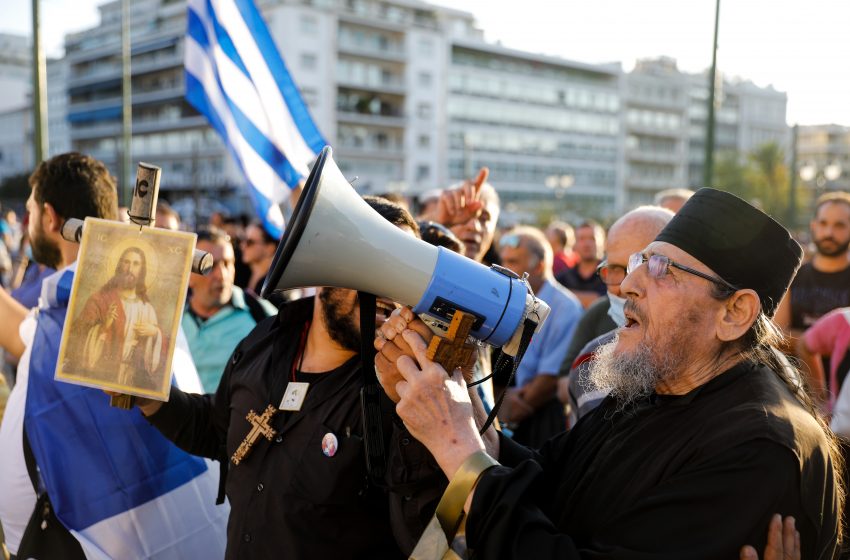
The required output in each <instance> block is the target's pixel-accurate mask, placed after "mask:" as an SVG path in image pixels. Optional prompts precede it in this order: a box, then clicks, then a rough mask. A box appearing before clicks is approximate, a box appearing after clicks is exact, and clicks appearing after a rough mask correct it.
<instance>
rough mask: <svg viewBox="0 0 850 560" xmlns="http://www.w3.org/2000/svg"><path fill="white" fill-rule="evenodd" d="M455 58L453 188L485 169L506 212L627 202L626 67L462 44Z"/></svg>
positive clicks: (604, 207) (604, 209)
mask: <svg viewBox="0 0 850 560" xmlns="http://www.w3.org/2000/svg"><path fill="white" fill-rule="evenodd" d="M450 56H451V59H450V66H449V78H448V82H449V83H448V91H447V107H448V114H447V126H446V132H447V134H448V150H447V164H448V178H449V182H456V181H460V180H461V179H463V178H465V177H471V176H474V174H475V172H476V171H477V170H478V168H480V167H484V166H486V167H488V168H489V169H490V176H491V180H492V183H493V184H494V186H496V188H497V189H498V191H499V193H500V194H501V195H502V199H503V202H504V203H505V206H510V205H512V204H513V205H516V206H517V209H518V210H523V209H525V210H531V209H533V208H534V207H540V206H541V205H543V206H547V207H549V210H552V211H554V213H562V212H563V213H572V214H575V215H580V214H592V215H596V216H600V215H612V214H613V212H614V211H615V208H616V207H618V206H619V205H621V204H622V200H621V192H620V190H619V186H620V185H621V184H622V178H621V176H620V172H621V157H622V152H621V146H622V128H621V119H622V117H621V106H620V91H619V90H620V87H621V86H620V80H621V76H622V72H621V70H620V67H619V65H610V66H600V65H588V64H582V63H578V62H572V61H567V60H563V59H559V58H554V57H546V56H542V55H534V54H531V53H526V52H522V51H517V50H513V49H507V48H504V47H502V46H499V45H493V44H487V43H484V42H482V41H468V40H461V39H454V40H452V43H451V52H450ZM444 185H445V183H443V184H439V185H434V186H444ZM519 217H525V216H522V215H520V216H519Z"/></svg>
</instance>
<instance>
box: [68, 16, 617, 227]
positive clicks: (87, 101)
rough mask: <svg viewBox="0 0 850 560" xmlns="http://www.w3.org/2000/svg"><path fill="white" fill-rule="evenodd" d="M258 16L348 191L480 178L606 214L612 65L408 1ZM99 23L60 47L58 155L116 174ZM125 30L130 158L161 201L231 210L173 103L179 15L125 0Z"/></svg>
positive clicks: (177, 86)
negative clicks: (93, 162)
mask: <svg viewBox="0 0 850 560" xmlns="http://www.w3.org/2000/svg"><path fill="white" fill-rule="evenodd" d="M259 5H260V8H261V10H262V11H263V14H264V17H265V18H266V21H267V23H268V25H269V29H270V31H271V33H272V36H273V37H274V38H275V41H276V42H277V44H278V47H279V49H280V51H281V54H282V56H283V58H284V60H285V61H286V63H287V66H288V68H289V70H290V72H291V73H292V75H293V79H294V80H295V82H296V83H297V84H298V86H299V88H300V90H301V92H302V95H303V96H304V99H305V101H306V102H307V104H308V106H309V107H310V110H311V113H312V115H313V117H314V119H315V120H316V122H317V124H318V126H319V129H320V130H321V131H322V132H323V134H324V135H325V137H326V138H327V140H328V142H329V143H330V144H331V145H332V146H333V147H334V155H335V159H336V161H337V163H338V164H339V166H340V169H341V170H342V171H343V173H344V174H345V176H346V177H348V178H349V179H352V180H353V179H354V178H355V177H356V178H357V180H356V181H355V182H354V185H355V187H356V188H357V189H358V190H359V191H360V192H362V193H383V192H388V191H396V192H398V191H400V192H403V193H407V194H411V195H415V194H416V193H418V192H422V191H425V190H430V189H433V188H439V187H445V186H447V185H449V184H451V183H453V182H456V181H459V180H460V179H461V178H463V177H466V176H469V174H472V173H474V172H475V171H476V170H477V168H478V167H480V166H484V165H486V166H488V167H490V168H491V171H492V174H491V177H492V181H493V183H494V185H495V186H496V187H497V189H499V191H500V192H502V193H503V197H504V198H506V200H508V201H510V200H517V201H519V200H522V201H526V200H529V201H532V202H533V201H538V200H544V199H547V198H553V193H554V194H557V195H558V196H559V197H562V198H563V199H564V200H565V204H566V203H567V202H570V201H572V202H573V203H575V204H578V205H579V206H587V207H588V208H592V209H594V212H595V213H598V212H601V211H607V212H608V213H611V212H612V211H613V208H614V207H615V206H616V205H617V204H618V197H621V194H619V192H620V191H619V185H621V184H622V179H621V175H622V157H621V156H622V150H621V148H620V145H621V144H622V142H621V141H620V140H621V134H622V132H621V126H620V121H621V119H622V116H621V108H620V100H619V88H620V79H621V76H622V73H621V71H620V69H619V66H618V65H613V66H610V65H609V66H596V65H587V64H582V63H576V62H570V61H565V60H561V59H557V58H551V57H542V56H537V55H532V54H529V53H523V52H520V51H513V50H509V49H505V48H503V47H501V46H498V45H492V44H488V43H485V42H484V40H483V38H482V34H481V31H480V30H479V29H477V28H476V27H475V21H474V18H473V16H472V15H471V14H469V13H467V12H462V11H457V10H453V9H450V8H442V7H437V6H433V5H430V4H427V3H425V2H421V1H418V0H394V1H393V2H378V1H376V0H266V1H261V2H260V3H259ZM100 12H101V22H100V25H98V26H97V27H96V28H94V29H89V30H86V31H83V32H80V33H76V34H72V35H69V36H68V37H67V38H66V57H65V62H66V65H67V72H68V79H67V92H68V95H67V102H68V107H67V121H68V125H69V133H70V141H71V145H72V147H73V148H74V149H77V150H80V151H84V152H88V153H92V154H93V155H95V156H96V157H98V158H99V159H102V160H104V161H105V162H106V163H107V164H108V165H109V166H110V168H111V169H113V170H114V172H115V173H116V175H120V170H119V164H120V161H121V140H120V139H121V60H120V20H121V18H120V3H119V2H115V1H113V2H110V3H107V4H104V5H102V6H101V7H100ZM131 29H132V33H131V37H132V84H133V95H132V103H133V136H132V154H131V159H132V161H133V162H137V161H141V160H143V161H149V162H152V163H155V164H157V165H160V166H161V167H162V168H163V182H162V186H161V189H162V192H163V195H164V196H165V197H166V198H168V199H170V200H172V201H174V200H175V199H180V198H181V197H183V198H186V197H188V198H194V197H197V194H198V191H200V192H201V193H202V194H205V195H206V194H215V195H216V196H217V197H218V198H219V199H220V200H225V201H228V202H229V203H230V204H229V205H230V206H231V207H233V206H234V205H236V206H239V204H238V200H237V199H239V198H240V196H239V195H240V192H241V191H240V188H239V187H240V185H241V177H240V176H239V173H238V170H237V168H236V166H235V165H234V164H233V162H232V161H231V158H230V156H229V155H228V154H227V152H226V150H225V148H224V146H223V144H222V142H221V141H220V140H219V139H218V138H217V136H216V134H215V132H214V131H212V130H211V129H210V128H209V127H208V126H207V124H206V121H205V120H204V118H203V117H201V116H199V115H197V113H196V112H195V111H194V110H193V109H192V108H191V107H190V106H189V105H188V104H187V103H186V101H185V100H184V99H183V95H184V84H183V66H182V65H183V34H184V32H185V4H184V3H183V2H180V1H172V0H141V1H139V2H134V3H133V4H132V13H131ZM132 171H133V170H130V174H129V177H127V179H126V181H125V182H127V181H131V180H132ZM552 177H557V178H560V181H557V184H558V187H557V188H547V186H546V185H547V180H549V183H551V178H552ZM565 181H567V182H568V183H569V186H570V188H569V189H566V190H563V189H561V187H560V185H562V184H563V185H565V184H566V182H565ZM564 193H566V195H565V196H563V195H564ZM241 208H242V209H245V205H244V204H242V205H241Z"/></svg>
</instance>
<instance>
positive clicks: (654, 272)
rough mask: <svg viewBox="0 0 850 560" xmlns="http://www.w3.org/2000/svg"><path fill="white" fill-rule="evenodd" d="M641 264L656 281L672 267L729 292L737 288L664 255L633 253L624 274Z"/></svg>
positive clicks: (629, 272)
mask: <svg viewBox="0 0 850 560" xmlns="http://www.w3.org/2000/svg"><path fill="white" fill-rule="evenodd" d="M643 263H646V264H647V267H646V269H647V271H648V272H649V275H650V276H651V277H653V278H655V279H656V280H661V279H662V278H664V277H665V276H667V272H668V270H669V269H670V267H671V266H672V267H673V268H678V269H679V270H683V271H685V272H687V273H690V274H693V275H694V276H699V277H700V278H705V279H706V280H708V281H709V282H713V283H715V284H718V285H720V286H723V287H724V288H729V289H730V290H732V291H734V292H736V291H738V288H736V287H735V286H733V285H732V284H730V283H729V282H727V281H726V280H724V279H723V278H718V277H717V276H712V275H710V274H706V273H704V272H700V271H699V270H696V269H694V268H691V267H689V266H685V265H683V264H679V263H677V262H676V261H672V260H670V259H669V258H668V257H665V256H664V255H650V256H648V257H647V256H646V255H644V254H643V253H635V254H633V255H632V256H631V257H629V266H628V267H627V268H626V274H631V273H632V272H634V271H635V269H637V267H639V266H640V265H642V264H643Z"/></svg>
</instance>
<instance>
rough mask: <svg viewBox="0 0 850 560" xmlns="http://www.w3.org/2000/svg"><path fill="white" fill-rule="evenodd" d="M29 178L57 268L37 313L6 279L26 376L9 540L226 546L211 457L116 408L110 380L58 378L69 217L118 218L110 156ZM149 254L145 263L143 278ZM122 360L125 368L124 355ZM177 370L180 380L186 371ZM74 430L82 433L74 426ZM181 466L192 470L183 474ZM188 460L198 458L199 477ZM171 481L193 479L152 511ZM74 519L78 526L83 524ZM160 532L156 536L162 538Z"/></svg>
mask: <svg viewBox="0 0 850 560" xmlns="http://www.w3.org/2000/svg"><path fill="white" fill-rule="evenodd" d="M30 185H31V187H32V193H31V195H30V197H29V200H28V201H27V209H28V210H29V216H30V221H29V224H28V226H29V228H28V229H29V235H30V238H31V240H32V247H33V254H34V258H35V260H36V261H37V262H39V263H42V264H45V265H48V266H51V267H53V268H56V269H57V270H58V271H57V272H56V273H55V274H53V275H51V276H49V277H47V278H46V279H45V280H44V285H43V289H42V292H41V298H40V299H41V301H40V304H39V309H38V312H37V313H30V314H27V310H26V309H24V308H23V307H21V306H19V305H16V304H15V303H14V302H13V301H12V300H11V298H10V297H8V294H6V292H5V291H3V290H0V317H2V321H0V345H2V346H3V347H4V348H5V349H6V350H7V351H10V352H11V353H13V354H14V355H16V356H21V359H20V363H19V366H18V379H17V383H16V385H15V387H14V389H13V390H12V394H11V396H10V398H9V403H8V408H7V410H6V413H5V415H4V417H3V422H2V425H0V449H2V450H3V452H2V453H0V522H2V524H3V530H4V532H5V538H6V544H7V545H8V548H9V551H10V552H11V553H12V554H15V555H20V557H22V558H29V557H30V556H31V555H32V556H35V555H34V554H33V553H34V552H36V553H38V556H37V557H39V558H41V557H44V558H63V559H68V560H74V559H77V558H80V559H82V558H85V555H84V550H83V548H85V550H86V552H88V553H89V554H92V555H96V556H105V557H112V558H118V557H122V556H128V555H129V556H132V555H133V554H135V553H131V552H129V550H139V549H140V548H144V549H145V550H157V551H158V553H159V554H162V555H164V556H171V557H187V556H191V554H189V550H190V549H191V550H192V552H193V553H195V554H201V555H202V556H204V555H206V556H209V555H213V556H220V554H221V552H222V550H223V547H222V546H221V541H220V540H219V539H218V537H217V534H218V533H219V532H220V531H221V528H222V527H223V526H224V523H223V519H222V517H223V515H222V511H223V510H221V509H219V510H218V511H216V510H214V509H213V507H214V506H213V505H212V503H211V500H213V498H214V496H213V495H212V494H210V495H204V493H203V491H201V488H202V487H203V484H204V483H205V482H206V483H209V482H211V478H212V477H213V476H214V475H213V474H212V473H210V472H209V470H208V469H207V468H206V466H202V465H200V464H199V463H198V461H197V460H195V459H193V458H191V457H189V456H188V455H187V454H185V453H183V452H181V451H180V450H178V449H176V448H175V447H174V446H173V445H171V444H170V443H169V442H167V441H166V440H165V439H164V438H162V437H161V436H160V435H159V434H158V433H156V432H155V431H153V430H151V429H150V427H149V426H147V425H146V423H144V421H143V420H142V419H141V418H138V417H133V416H130V415H123V414H122V415H119V416H115V412H116V409H114V408H110V406H109V404H108V399H107V398H106V396H105V395H104V394H103V393H102V392H101V391H100V390H96V389H89V388H85V387H79V386H75V385H67V384H65V383H59V382H56V381H54V379H53V376H54V372H55V365H56V361H57V359H58V355H59V345H60V339H61V333H62V328H63V325H64V322H65V313H66V312H67V307H68V302H69V299H70V292H71V285H72V283H73V275H74V273H75V270H76V267H75V262H76V260H77V254H78V252H79V248H80V247H79V245H78V244H76V243H71V242H69V241H66V240H65V239H64V238H63V237H62V235H61V228H62V225H63V224H64V223H65V221H66V220H68V219H70V218H76V219H80V220H82V219H85V218H86V217H89V216H91V217H94V218H101V219H106V220H115V219H116V218H117V215H118V208H117V207H118V205H117V190H116V186H115V180H114V178H113V177H112V176H111V175H110V174H109V171H108V170H107V168H106V166H105V165H103V163H101V162H100V161H97V160H96V159H94V158H92V157H90V156H86V155H83V154H79V153H67V154H61V155H58V156H55V157H53V158H51V159H49V160H46V161H44V162H42V163H40V164H39V166H38V167H37V168H36V170H35V172H34V173H33V174H32V176H31V177H30ZM140 265H141V262H137V263H136V265H134V266H135V268H134V269H135V270H136V272H137V274H134V276H136V280H138V272H140V270H141V266H140ZM131 268H133V267H132V266H128V267H124V266H123V265H121V266H120V267H119V269H124V270H130V269H131ZM81 273H82V272H81ZM127 280H128V283H129V278H127ZM133 285H134V287H135V286H136V285H137V284H136V282H133ZM116 311H117V309H116ZM21 354H23V355H21ZM175 355H176V351H175ZM98 365H100V364H98ZM112 365H113V366H115V367H118V363H117V362H115V363H113V364H112ZM176 377H177V381H178V383H180V379H181V378H182V377H183V376H182V375H178V376H176ZM71 401H73V406H71V405H69V404H68V403H69V402H71ZM34 402H35V403H37V402H40V403H41V405H42V406H43V407H45V408H42V409H37V410H38V411H41V412H43V411H44V410H45V409H46V410H49V411H50V413H49V416H44V415H40V414H38V413H37V411H34V410H33V407H32V404H33V403H34ZM25 415H26V430H25V429H24V418H25ZM60 427H61V428H62V429H61V430H60V429H59V428H60ZM54 430H56V433H54ZM60 432H61V434H60ZM69 433H72V434H74V435H75V436H76V439H75V438H68V437H65V436H67V435H68V434H69ZM33 434H36V436H38V437H33ZM127 434H132V444H131V445H126V444H127V442H128V440H127V438H128V435H127ZM45 439H47V440H48V441H47V444H46V445H45ZM25 449H31V453H27V452H26V451H25ZM190 462H191V465H190ZM142 463H144V464H143V466H142ZM80 464H85V465H92V466H94V465H104V464H107V465H109V466H108V467H106V469H107V470H108V469H119V468H120V465H122V464H129V465H132V468H136V467H138V468H139V469H144V472H145V474H146V478H145V479H144V480H137V481H136V480H134V481H133V485H132V492H128V491H127V485H122V483H123V479H121V478H120V477H123V476H128V475H129V473H128V472H126V471H123V470H122V471H121V472H120V473H116V475H115V477H114V478H112V479H108V480H104V477H102V476H98V474H101V475H102V474H103V473H102V472H101V473H98V474H94V475H93V474H91V473H90V472H88V471H84V473H83V475H82V476H80V472H79V471H78V470H77V469H79V466H80ZM166 464H170V465H173V466H174V467H175V470H172V471H169V472H168V473H164V472H163V470H161V468H162V466H163V465H166ZM178 469H183V470H181V472H182V474H178V475H177V476H178V478H175V475H176V474H177V473H176V471H177V470H178ZM187 469H197V470H195V471H194V472H193V473H191V477H192V478H190V479H189V480H188V481H187V478H188V477H189V476H190V475H189V473H188V472H187ZM129 476H132V475H129ZM180 479H182V480H183V481H184V482H185V483H182V485H181V486H179V487H178V488H173V486H169V485H173V484H174V482H175V480H180ZM164 488H173V490H171V491H172V492H178V493H181V489H185V490H186V494H182V493H181V494H180V497H181V499H180V500H178V501H175V502H161V501H159V500H156V503H157V505H156V509H155V511H156V514H154V515H143V513H144V512H142V511H140V509H144V508H145V507H148V506H149V505H153V503H154V501H155V498H156V497H157V493H158V492H159V491H161V490H163V489H164ZM92 495H97V500H98V503H97V504H94V503H92V502H91V501H87V499H86V496H89V497H90V496H92ZM152 498H154V499H152ZM47 500H49V501H47ZM51 503H52V506H51V505H50V504H51ZM37 504H40V505H38V507H37ZM104 504H109V505H106V506H105V505H104ZM116 505H118V506H120V507H116ZM80 507H85V508H86V513H85V514H84V515H83V516H80V515H78V513H79V511H80V510H79V508H80ZM36 509H37V511H35V510H36ZM134 514H135V515H134ZM131 515H134V516H133V518H132V520H129V519H128V516H131ZM162 517H165V518H166V519H172V520H173V519H179V520H180V523H179V527H180V529H179V531H182V532H185V534H184V535H178V534H177V531H175V533H174V534H170V535H165V534H163V533H161V532H160V531H158V529H159V527H156V528H154V526H155V525H157V523H158V522H159V520H160V519H161V518H162ZM59 519H61V523H60V521H59ZM83 519H84V520H86V521H82V520H83ZM86 523H88V525H87V524H86ZM92 524H93V525H92ZM93 526H96V527H97V529H96V530H92V527H93ZM68 528H70V529H74V530H75V531H76V532H75V533H74V534H73V535H72V533H71V532H69V530H68ZM175 528H176V526H175ZM146 531H147V533H146ZM151 533H156V535H155V536H154V537H152V538H151ZM188 535H191V537H189V536H188ZM78 541H79V542H78ZM27 543H29V544H28V545H27ZM27 546H29V548H26V547H27ZM33 547H35V548H36V549H37V550H33Z"/></svg>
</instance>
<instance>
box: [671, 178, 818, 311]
mask: <svg viewBox="0 0 850 560" xmlns="http://www.w3.org/2000/svg"><path fill="white" fill-rule="evenodd" d="M655 240H656V241H664V242H666V243H670V244H671V245H675V246H676V247H678V248H680V249H682V250H683V251H685V252H686V253H688V254H689V255H691V256H692V257H694V258H696V259H698V260H699V261H700V262H702V263H703V264H704V265H706V266H707V267H709V268H711V269H712V270H713V271H714V272H716V273H717V275H718V276H720V277H721V278H723V279H724V280H726V281H727V282H729V283H730V284H732V285H733V286H735V287H737V288H750V289H752V290H755V292H756V293H757V294H758V295H759V299H761V305H762V310H764V313H765V314H766V315H767V316H768V317H772V316H773V314H774V313H775V312H776V307H777V306H778V305H779V301H780V300H781V299H782V296H783V295H784V294H785V291H786V290H787V289H788V286H789V285H790V284H791V280H792V279H793V278H794V275H795V274H796V273H797V269H798V268H800V262H801V259H802V256H803V249H802V248H801V247H800V244H799V243H797V242H796V241H794V239H792V238H791V234H789V233H788V230H786V229H785V228H784V227H783V226H782V225H780V224H779V223H778V222H777V221H776V220H774V219H773V218H771V217H770V216H768V215H767V214H765V213H764V212H762V211H761V210H758V209H756V208H755V207H753V206H751V205H750V204H748V203H747V202H745V201H743V200H741V199H740V198H738V197H737V196H735V195H733V194H730V193H727V192H723V191H718V190H716V189H708V188H703V189H700V190H699V191H697V193H696V194H695V195H694V196H692V197H691V198H690V200H688V202H686V203H685V205H684V206H682V209H681V210H679V213H678V214H676V216H674V217H673V219H672V220H671V221H670V222H669V223H668V224H667V227H665V228H664V229H663V230H662V231H661V233H659V234H658V237H656V238H655Z"/></svg>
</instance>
